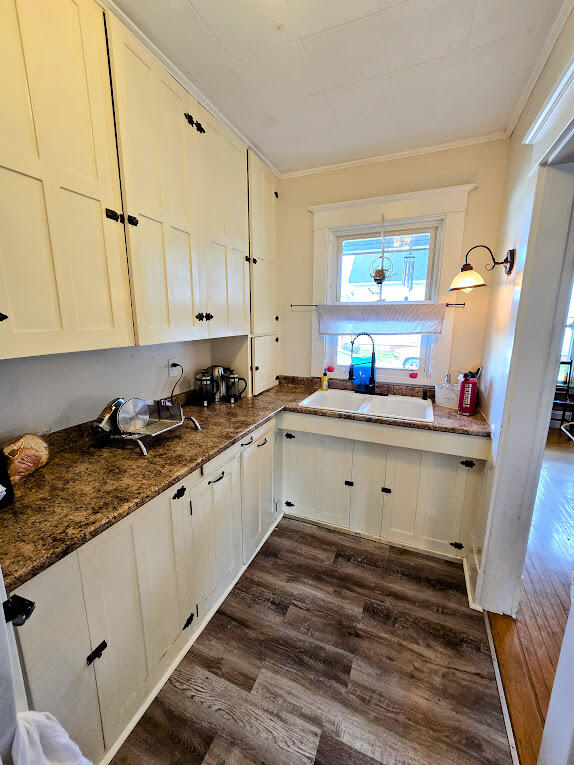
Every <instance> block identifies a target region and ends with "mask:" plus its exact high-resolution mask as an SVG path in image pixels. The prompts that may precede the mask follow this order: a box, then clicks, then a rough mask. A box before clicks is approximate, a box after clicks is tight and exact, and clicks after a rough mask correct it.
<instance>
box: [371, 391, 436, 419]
mask: <svg viewBox="0 0 574 765" xmlns="http://www.w3.org/2000/svg"><path fill="white" fill-rule="evenodd" d="M369 398H370V399H371V400H370V401H367V402H365V403H364V404H363V406H362V407H361V411H360V414H368V415H371V416H372V415H378V416H380V417H392V418H393V419H397V420H416V421H417V422H433V420H434V415H433V411H432V403H431V402H430V401H428V400H427V401H425V400H424V399H422V398H418V397H417V396H370V397H369Z"/></svg>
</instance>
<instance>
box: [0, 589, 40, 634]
mask: <svg viewBox="0 0 574 765" xmlns="http://www.w3.org/2000/svg"><path fill="white" fill-rule="evenodd" d="M2 606H3V608H4V619H5V620H6V624H10V622H12V624H13V625H14V626H15V627H21V626H22V625H23V624H24V622H27V621H28V619H29V618H30V617H31V616H32V612H33V610H34V609H35V608H36V604H35V603H34V601H33V600H28V598H23V597H22V596H21V595H12V596H11V597H9V598H8V600H5V601H4V603H3V604H2Z"/></svg>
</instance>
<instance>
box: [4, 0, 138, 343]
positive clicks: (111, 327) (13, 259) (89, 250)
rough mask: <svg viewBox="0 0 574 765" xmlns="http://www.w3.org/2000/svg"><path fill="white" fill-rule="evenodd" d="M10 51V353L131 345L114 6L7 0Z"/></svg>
mask: <svg viewBox="0 0 574 765" xmlns="http://www.w3.org/2000/svg"><path fill="white" fill-rule="evenodd" d="M48 29H49V30H50V31H49V34H48V33H47V30H48ZM0 49H1V50H2V66H1V67H0V90H1V92H2V99H3V104H2V119H1V120H0V197H1V198H2V204H1V205H0V313H1V314H3V316H6V317H7V318H4V319H3V320H1V321H0V358H13V357H18V356H31V355H39V354H46V353H63V352H66V351H79V350H90V349H94V348H106V347H112V346H122V345H129V344H131V343H132V342H133V328H132V321H131V314H130V295H129V287H128V272H127V263H126V256H125V245H124V234H123V227H122V226H121V224H120V223H119V222H117V221H115V220H113V218H109V217H106V208H109V209H110V210H114V211H116V212H120V211H121V197H120V186H119V177H118V168H117V158H116V147H115V138H114V121H113V113H112V100H111V93H110V87H109V75H108V61H107V54H106V40H105V32H104V24H103V16H102V9H101V7H100V6H99V5H98V4H97V3H96V2H95V1H94V0H42V2H16V0H5V2H3V3H2V5H1V7H0ZM0 319H2V317H0Z"/></svg>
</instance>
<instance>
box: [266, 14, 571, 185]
mask: <svg viewBox="0 0 574 765" xmlns="http://www.w3.org/2000/svg"><path fill="white" fill-rule="evenodd" d="M572 1H573V2H574V0H572ZM506 137H507V136H506V133H505V132H503V131H501V132H499V133H490V134H489V135H483V136H478V137H475V138H463V139H462V140H460V141H449V142H448V143H440V144H437V145H436V146H423V147H421V148H420V149H410V150H409V151H399V152H395V153H393V154H379V155H378V156H375V157H365V158H364V159H353V160H350V161H349V162H338V163H337V164H334V165H322V166H320V167H310V168H309V169H307V170H294V171H293V172H291V173H279V176H278V177H279V179H280V180H283V179H286V178H299V177H300V176H302V175H315V173H331V172H334V171H336V170H344V169H345V168H347V167H359V166H360V165H372V164H376V163H377V162H391V161H392V160H394V159H405V158H407V157H418V156H419V155H421V154H433V153H434V152H437V151H449V150H450V149H462V148H464V147H465V146H474V145H475V144H480V143H488V142H490V141H500V140H503V139H506Z"/></svg>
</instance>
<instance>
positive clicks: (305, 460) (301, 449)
mask: <svg viewBox="0 0 574 765" xmlns="http://www.w3.org/2000/svg"><path fill="white" fill-rule="evenodd" d="M279 437H280V438H281V457H282V471H281V473H282V502H283V509H284V511H285V512H286V513H289V514H291V515H299V516H301V517H303V518H313V517H314V516H315V513H316V496H315V491H316V484H317V470H318V455H319V439H320V436H317V435H315V433H304V432H302V431H289V430H287V431H280V435H279Z"/></svg>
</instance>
